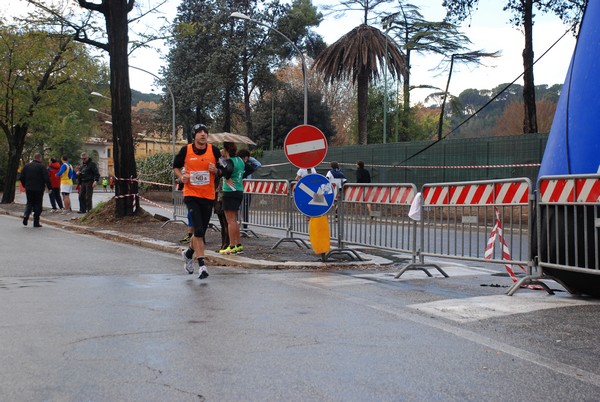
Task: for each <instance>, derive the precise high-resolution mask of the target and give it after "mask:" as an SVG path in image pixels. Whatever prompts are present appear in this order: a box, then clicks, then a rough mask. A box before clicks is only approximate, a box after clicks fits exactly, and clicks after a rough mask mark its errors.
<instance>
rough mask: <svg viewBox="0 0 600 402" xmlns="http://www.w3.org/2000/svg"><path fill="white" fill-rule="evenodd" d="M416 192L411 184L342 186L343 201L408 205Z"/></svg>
mask: <svg viewBox="0 0 600 402" xmlns="http://www.w3.org/2000/svg"><path fill="white" fill-rule="evenodd" d="M416 194H417V189H416V187H415V186H414V185H412V184H406V185H392V186H386V185H360V184H347V185H345V186H344V201H346V202H364V203H372V204H393V205H410V204H411V203H412V201H413V199H414V198H415V195H416Z"/></svg>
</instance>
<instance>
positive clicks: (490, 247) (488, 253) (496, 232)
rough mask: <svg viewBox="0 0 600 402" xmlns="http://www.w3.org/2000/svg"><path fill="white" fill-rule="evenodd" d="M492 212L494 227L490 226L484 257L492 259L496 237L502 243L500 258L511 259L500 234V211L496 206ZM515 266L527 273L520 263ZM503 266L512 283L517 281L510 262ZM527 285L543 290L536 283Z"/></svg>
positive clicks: (488, 259)
mask: <svg viewBox="0 0 600 402" xmlns="http://www.w3.org/2000/svg"><path fill="white" fill-rule="evenodd" d="M494 212H495V214H496V224H495V225H494V227H493V228H492V232H491V233H490V237H489V239H488V242H487V245H486V247H485V254H484V257H485V259H486V260H487V261H490V260H491V259H492V256H493V255H494V245H495V244H496V238H498V239H499V240H500V244H502V260H503V261H510V260H512V257H511V255H510V249H509V248H508V244H507V243H506V240H505V239H504V236H503V235H502V222H501V221H500V212H499V211H498V208H497V207H494ZM517 266H518V267H519V268H521V270H523V272H525V273H527V270H526V269H525V268H524V267H523V266H522V265H520V264H517ZM504 268H505V269H506V272H508V275H509V276H510V279H512V281H513V283H514V282H517V281H518V279H517V276H516V275H515V271H513V269H512V266H511V264H504ZM527 287H528V288H529V289H535V290H544V288H543V287H541V286H537V285H527Z"/></svg>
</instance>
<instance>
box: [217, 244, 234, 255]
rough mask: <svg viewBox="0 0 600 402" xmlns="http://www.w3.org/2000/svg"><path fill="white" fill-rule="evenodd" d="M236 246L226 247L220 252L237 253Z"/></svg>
mask: <svg viewBox="0 0 600 402" xmlns="http://www.w3.org/2000/svg"><path fill="white" fill-rule="evenodd" d="M235 253H236V251H235V246H229V247H225V248H224V249H223V250H219V254H235Z"/></svg>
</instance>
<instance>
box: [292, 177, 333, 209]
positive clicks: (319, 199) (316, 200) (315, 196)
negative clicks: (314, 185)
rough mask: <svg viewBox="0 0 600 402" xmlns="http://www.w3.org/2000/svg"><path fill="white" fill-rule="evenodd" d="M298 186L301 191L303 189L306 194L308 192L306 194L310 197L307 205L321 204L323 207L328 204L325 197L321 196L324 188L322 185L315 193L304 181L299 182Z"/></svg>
mask: <svg viewBox="0 0 600 402" xmlns="http://www.w3.org/2000/svg"><path fill="white" fill-rule="evenodd" d="M298 188H299V189H300V190H302V191H304V192H305V193H306V194H308V196H309V197H310V198H312V199H311V200H310V201H309V202H308V205H322V206H324V207H326V206H328V205H329V204H327V201H326V200H325V197H324V196H323V193H324V190H323V187H320V188H319V189H318V190H317V192H316V193H315V192H314V191H312V190H311V189H310V188H309V187H308V186H307V185H306V184H304V183H300V184H299V185H298Z"/></svg>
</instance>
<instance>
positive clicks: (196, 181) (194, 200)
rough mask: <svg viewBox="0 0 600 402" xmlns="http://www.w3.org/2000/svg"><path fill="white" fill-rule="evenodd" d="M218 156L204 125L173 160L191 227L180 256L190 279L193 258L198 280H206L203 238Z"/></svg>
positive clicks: (197, 125) (200, 125)
mask: <svg viewBox="0 0 600 402" xmlns="http://www.w3.org/2000/svg"><path fill="white" fill-rule="evenodd" d="M220 156H221V152H220V151H219V148H217V147H214V146H212V145H211V144H209V143H208V128H207V127H206V126H205V125H204V124H196V125H195V126H194V141H193V143H191V144H188V145H186V146H184V147H182V148H181V149H180V150H179V153H178V154H177V155H175V159H174V160H173V173H174V174H175V176H176V177H177V179H178V180H179V181H180V182H181V183H183V202H184V203H185V205H186V206H187V208H188V211H189V212H190V218H191V221H192V225H193V227H194V235H193V236H192V240H191V242H190V245H189V247H188V249H187V250H184V251H183V252H182V253H181V255H182V256H183V261H184V268H185V270H186V271H187V272H188V274H190V275H191V274H193V273H194V256H195V258H196V260H197V261H198V266H199V273H200V274H199V276H198V278H200V279H204V278H206V277H208V270H207V269H206V264H205V262H204V235H205V233H206V229H207V228H208V224H209V223H210V217H211V215H212V210H213V204H214V202H215V177H216V175H217V172H218V170H217V166H216V165H217V161H218V160H219V157H220ZM184 169H185V170H184Z"/></svg>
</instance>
